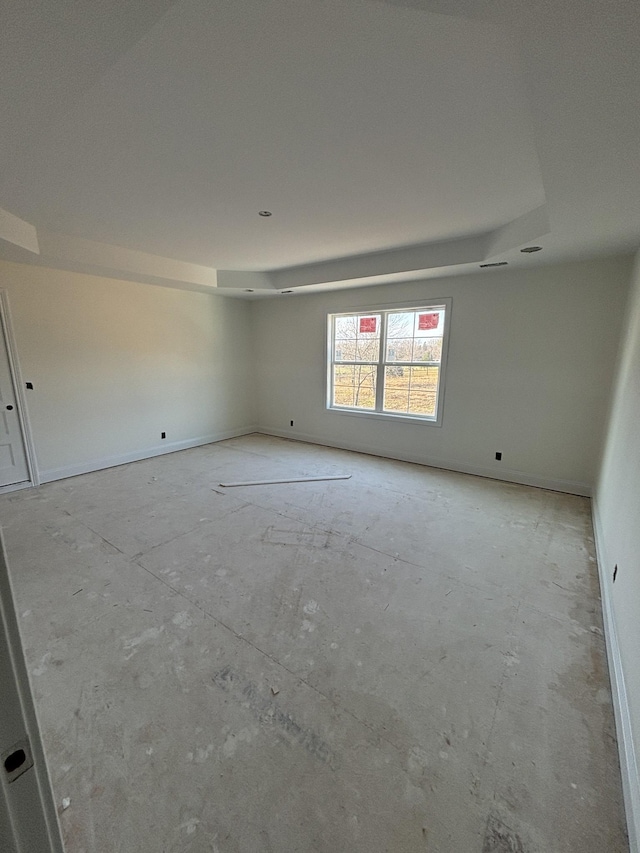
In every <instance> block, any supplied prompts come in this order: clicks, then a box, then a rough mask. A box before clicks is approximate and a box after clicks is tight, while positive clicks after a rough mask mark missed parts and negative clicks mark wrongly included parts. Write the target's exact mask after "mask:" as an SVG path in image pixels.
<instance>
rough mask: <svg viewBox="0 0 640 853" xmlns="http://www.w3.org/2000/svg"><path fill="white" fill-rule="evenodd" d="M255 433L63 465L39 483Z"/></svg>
mask: <svg viewBox="0 0 640 853" xmlns="http://www.w3.org/2000/svg"><path fill="white" fill-rule="evenodd" d="M256 431H257V428H256V427H255V426H249V427H241V428H240V429H232V430H226V431H224V432H218V433H212V434H211V435H202V436H198V437H197V438H187V439H185V440H184V441H172V442H168V443H166V444H165V443H163V444H161V445H156V446H155V447H147V448H145V449H144V450H134V451H132V452H131V453H123V454H121V455H119V456H105V457H103V458H102V459H90V460H88V461H86V462H80V463H78V464H75V465H65V466H63V467H62V468H49V469H48V470H45V471H40V482H41V483H50V482H52V481H53V480H64V479H66V478H67V477H77V476H78V475H79V474H89V473H91V471H101V470H102V469H103V468H114V467H115V466H117V465H125V464H126V463H127V462H139V461H140V460H141V459H151V458H152V457H154V456H164V454H166V453H175V452H176V451H178V450H187V449H188V448H190V447H201V446H202V445H204V444H213V443H214V442H216V441H224V440H225V439H226V438H237V437H238V436H240V435H249V434H250V433H252V432H256Z"/></svg>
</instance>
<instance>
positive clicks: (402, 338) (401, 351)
mask: <svg viewBox="0 0 640 853" xmlns="http://www.w3.org/2000/svg"><path fill="white" fill-rule="evenodd" d="M387 322H388V329H387V352H386V357H385V361H391V362H394V361H413V362H421V361H436V362H440V361H441V359H442V335H443V329H444V311H438V310H430V309H424V310H422V311H403V312H393V313H391V314H389V317H388V321H387Z"/></svg>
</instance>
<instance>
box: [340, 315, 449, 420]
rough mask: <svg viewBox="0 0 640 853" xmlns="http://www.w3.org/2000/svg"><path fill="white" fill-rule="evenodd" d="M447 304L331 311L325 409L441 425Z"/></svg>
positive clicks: (447, 316)
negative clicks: (343, 312)
mask: <svg viewBox="0 0 640 853" xmlns="http://www.w3.org/2000/svg"><path fill="white" fill-rule="evenodd" d="M450 308H451V303H450V300H440V301H439V302H438V303H437V304H427V305H423V306H421V307H420V308H415V307H413V306H412V307H410V308H404V307H402V306H397V307H394V308H391V309H385V310H375V311H366V312H365V311H363V312H358V313H356V314H353V313H350V314H330V315H329V364H328V394H327V397H328V407H329V408H330V409H334V410H338V411H344V412H352V413H353V412H358V413H370V414H372V415H375V416H383V417H384V416H389V417H392V418H403V419H406V418H410V419H412V420H414V419H418V420H423V421H430V422H431V423H436V424H439V423H440V422H441V419H442V396H443V387H444V369H445V361H446V342H447V333H448V326H449V322H448V321H449V314H450Z"/></svg>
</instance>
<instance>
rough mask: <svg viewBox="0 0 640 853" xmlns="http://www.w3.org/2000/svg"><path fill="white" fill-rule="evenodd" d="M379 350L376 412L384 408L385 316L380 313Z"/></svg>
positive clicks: (383, 313)
mask: <svg viewBox="0 0 640 853" xmlns="http://www.w3.org/2000/svg"><path fill="white" fill-rule="evenodd" d="M380 323H381V326H382V328H381V329H380V350H379V351H378V369H377V373H376V376H377V381H376V412H382V411H383V407H384V365H385V353H386V352H387V314H386V312H384V311H382V312H381V313H380Z"/></svg>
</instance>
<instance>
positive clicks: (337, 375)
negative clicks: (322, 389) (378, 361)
mask: <svg viewBox="0 0 640 853" xmlns="http://www.w3.org/2000/svg"><path fill="white" fill-rule="evenodd" d="M333 405H334V406H348V407H349V408H351V409H375V406H376V366H375V364H353V365H349V364H335V365H334V366H333Z"/></svg>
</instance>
